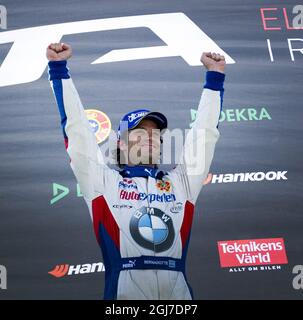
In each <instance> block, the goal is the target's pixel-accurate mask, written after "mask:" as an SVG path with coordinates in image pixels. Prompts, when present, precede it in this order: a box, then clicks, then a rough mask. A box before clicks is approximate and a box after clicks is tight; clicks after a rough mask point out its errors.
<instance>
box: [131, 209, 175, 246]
mask: <svg viewBox="0 0 303 320" xmlns="http://www.w3.org/2000/svg"><path fill="white" fill-rule="evenodd" d="M129 228H130V233H131V235H132V237H133V239H134V240H135V241H136V242H137V243H138V244H139V245H140V246H141V247H143V248H145V249H149V250H153V251H155V252H162V251H165V250H167V249H169V248H170V247H171V245H172V244H173V241H174V238H175V230H174V226H173V222H172V219H171V217H170V216H169V215H167V214H166V213H164V212H163V211H162V210H160V209H158V208H147V207H142V208H140V209H138V210H137V211H136V212H135V213H134V215H133V216H132V218H131V220H130V224H129Z"/></svg>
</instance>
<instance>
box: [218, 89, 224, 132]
mask: <svg viewBox="0 0 303 320" xmlns="http://www.w3.org/2000/svg"><path fill="white" fill-rule="evenodd" d="M223 95H224V90H220V115H219V119H218V124H217V129H218V128H219V120H220V116H221V112H222V109H223Z"/></svg>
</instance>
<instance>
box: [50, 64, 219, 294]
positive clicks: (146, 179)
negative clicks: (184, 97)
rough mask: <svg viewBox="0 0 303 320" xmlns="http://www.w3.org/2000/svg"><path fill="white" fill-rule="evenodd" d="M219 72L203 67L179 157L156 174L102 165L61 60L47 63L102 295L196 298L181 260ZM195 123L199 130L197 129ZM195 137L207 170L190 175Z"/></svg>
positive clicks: (211, 137) (201, 176) (209, 141)
mask: <svg viewBox="0 0 303 320" xmlns="http://www.w3.org/2000/svg"><path fill="white" fill-rule="evenodd" d="M224 78H225V75H224V74H223V73H220V72H215V71H207V73H206V84H205V85H204V88H203V92H202V96H201V101H200V103H199V107H198V111H197V116H196V120H195V122H194V123H193V126H192V128H191V129H190V131H189V133H190V132H191V133H193V134H194V135H193V136H192V137H194V138H193V139H192V137H191V138H190V139H189V138H188V137H189V133H188V135H187V138H186V140H185V144H184V148H183V153H182V157H183V159H184V161H183V163H180V164H178V165H177V166H176V167H175V168H174V169H172V170H170V171H168V172H166V173H163V172H160V173H161V174H159V172H156V173H155V170H154V169H153V170H150V169H151V168H144V167H142V168H139V166H138V167H135V168H131V167H126V169H124V170H123V171H119V170H115V169H113V168H110V167H109V166H108V165H107V164H105V161H104V157H103V155H102V152H101V150H100V147H99V146H98V144H97V141H96V138H95V136H94V133H93V131H92V129H91V127H90V124H89V121H88V119H87V117H86V114H85V112H84V109H83V106H82V103H81V101H80V98H79V95H78V93H77V90H76V88H75V86H74V83H73V81H72V79H71V77H70V74H69V69H68V68H67V63H66V61H50V62H49V80H50V83H51V87H52V89H53V92H54V95H55V98H56V101H57V104H58V107H59V112H60V116H61V124H62V127H63V134H64V138H65V145H66V149H67V152H68V154H69V157H70V160H71V161H70V165H71V168H72V170H73V172H74V174H75V176H76V179H77V181H78V183H79V185H80V188H81V191H82V194H83V196H84V199H85V201H86V203H87V205H88V208H89V212H90V215H91V218H92V221H93V227H94V231H95V235H96V237H97V240H98V243H99V245H100V247H101V251H102V256H103V261H104V265H105V289H104V299H148V300H151V299H152V300H157V299H172V300H175V299H180V300H181V299H182V300H183V299H186V300H187V299H188V300H190V299H193V295H192V290H191V288H190V286H189V284H188V282H187V279H186V274H185V260H186V255H187V248H188V244H189V239H190V230H191V225H192V220H193V212H194V206H195V203H196V200H197V198H198V195H199V193H200V190H201V188H202V186H203V181H204V180H205V178H206V176H207V174H208V171H209V167H210V165H211V162H212V159H213V155H214V150H215V145H216V142H217V140H218V138H219V136H220V134H219V131H218V124H219V116H220V111H221V108H222V98H223V92H224V89H223V83H224ZM197 129H201V130H202V131H201V132H204V134H196V135H195V133H198V132H200V131H198V130H197ZM195 144H196V145H198V146H199V148H200V147H201V148H202V149H203V153H202V156H201V159H199V161H200V162H201V163H202V162H203V163H204V169H203V170H200V171H199V172H196V173H194V174H193V171H192V168H193V167H194V166H195V163H194V161H196V159H194V158H193V157H192V151H191V149H190V148H191V147H193V146H194V145H195ZM192 150H194V149H192ZM128 169H129V170H128ZM132 169H133V170H132ZM143 171H144V172H146V173H147V174H146V175H144V174H142V172H143ZM136 173H137V174H136Z"/></svg>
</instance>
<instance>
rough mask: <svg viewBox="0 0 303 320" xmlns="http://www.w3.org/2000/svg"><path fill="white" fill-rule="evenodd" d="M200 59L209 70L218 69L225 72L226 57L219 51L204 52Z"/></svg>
mask: <svg viewBox="0 0 303 320" xmlns="http://www.w3.org/2000/svg"><path fill="white" fill-rule="evenodd" d="M200 61H201V62H202V63H203V64H204V66H205V67H206V69H207V70H208V71H218V72H221V73H224V69H225V64H226V62H225V57H224V56H222V55H221V54H219V53H212V52H203V54H202V56H201V59H200Z"/></svg>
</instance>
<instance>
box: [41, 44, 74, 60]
mask: <svg viewBox="0 0 303 320" xmlns="http://www.w3.org/2000/svg"><path fill="white" fill-rule="evenodd" d="M71 56H72V47H71V46H70V45H69V44H66V43H51V44H50V45H49V46H48V47H47V49H46V57H47V59H48V60H49V61H60V60H67V59H69V58H70V57H71Z"/></svg>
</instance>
